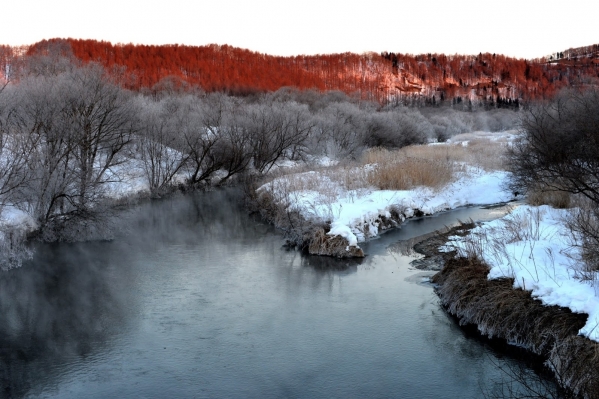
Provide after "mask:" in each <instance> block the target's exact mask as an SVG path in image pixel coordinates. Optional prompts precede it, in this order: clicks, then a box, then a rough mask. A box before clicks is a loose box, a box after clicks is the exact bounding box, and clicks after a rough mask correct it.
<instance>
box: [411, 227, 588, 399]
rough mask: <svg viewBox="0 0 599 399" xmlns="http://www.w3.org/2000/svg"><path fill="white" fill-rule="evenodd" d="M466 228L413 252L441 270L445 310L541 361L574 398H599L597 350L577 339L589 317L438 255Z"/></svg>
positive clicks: (467, 261) (479, 266)
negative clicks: (453, 237) (451, 239)
mask: <svg viewBox="0 0 599 399" xmlns="http://www.w3.org/2000/svg"><path fill="white" fill-rule="evenodd" d="M468 227H471V226H459V227H457V228H454V229H451V230H449V231H447V232H444V233H440V234H437V235H436V236H433V237H430V238H427V239H425V240H424V241H422V242H420V243H418V244H417V245H415V247H414V249H415V250H417V251H418V252H420V253H423V254H424V255H425V260H424V265H425V266H426V267H427V268H429V269H434V268H435V267H434V266H435V264H437V265H438V264H439V263H441V264H442V265H443V267H442V270H441V271H440V272H439V273H437V274H436V275H435V276H433V278H432V281H433V283H435V284H437V288H436V292H437V294H438V295H439V298H440V299H441V303H442V304H443V306H444V307H445V308H446V309H447V311H448V312H449V313H450V314H452V315H453V316H455V317H456V318H457V319H458V321H459V323H460V325H469V324H474V325H476V326H477V328H478V331H479V332H480V333H481V334H482V335H485V336H488V337H489V338H499V339H503V340H506V341H507V342H508V343H510V344H513V345H517V346H519V347H522V348H524V349H526V350H528V351H530V352H531V353H534V354H535V355H539V356H541V357H542V358H543V359H545V364H546V365H547V366H548V367H549V369H551V370H552V371H553V373H554V376H555V378H556V380H557V382H558V384H560V385H561V386H563V387H566V388H567V389H569V390H571V391H572V392H573V393H574V394H575V395H576V396H578V397H581V398H589V399H590V398H599V344H598V343H596V342H594V341H591V340H589V339H587V338H585V337H582V336H578V331H579V330H580V328H582V327H583V326H584V324H585V322H586V319H587V315H585V314H576V313H572V312H571V311H570V310H569V309H566V308H561V307H558V306H545V305H543V304H542V303H541V302H540V301H538V300H535V299H533V298H532V296H531V294H530V291H525V290H521V289H514V288H513V283H514V281H513V279H508V278H505V279H496V280H489V279H488V278H487V275H488V273H489V268H488V266H486V265H485V264H483V263H482V262H480V261H479V260H478V259H471V258H458V257H456V256H455V254H443V253H440V252H439V251H438V247H439V246H440V245H442V244H444V243H445V242H446V241H447V237H448V236H450V235H459V234H465V232H466V231H467V230H468ZM427 262H428V263H427ZM416 266H417V265H416ZM429 266H432V267H429Z"/></svg>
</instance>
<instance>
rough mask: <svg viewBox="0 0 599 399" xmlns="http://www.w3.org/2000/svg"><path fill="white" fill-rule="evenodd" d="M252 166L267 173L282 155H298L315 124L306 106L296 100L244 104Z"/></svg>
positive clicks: (291, 156) (290, 156)
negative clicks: (250, 138)
mask: <svg viewBox="0 0 599 399" xmlns="http://www.w3.org/2000/svg"><path fill="white" fill-rule="evenodd" d="M245 112H246V117H247V120H246V123H247V126H248V128H249V130H250V134H251V137H252V153H253V162H254V167H255V168H256V170H257V171H258V172H259V173H266V172H268V171H269V170H270V169H271V168H272V167H273V166H274V164H275V163H276V162H277V161H278V160H280V159H282V158H283V157H285V156H288V157H289V158H294V157H297V156H298V155H299V153H300V152H301V150H302V147H303V146H304V142H305V141H306V139H307V138H308V136H309V135H310V132H311V130H312V129H313V127H314V124H313V122H312V118H311V117H310V114H309V112H308V107H307V106H305V105H300V104H297V103H296V102H271V103H262V104H252V105H249V106H247V107H246V110H245Z"/></svg>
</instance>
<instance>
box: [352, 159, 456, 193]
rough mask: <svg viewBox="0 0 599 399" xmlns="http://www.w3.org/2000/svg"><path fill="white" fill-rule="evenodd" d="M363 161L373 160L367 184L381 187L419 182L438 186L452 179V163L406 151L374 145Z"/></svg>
mask: <svg viewBox="0 0 599 399" xmlns="http://www.w3.org/2000/svg"><path fill="white" fill-rule="evenodd" d="M363 162H364V163H365V164H376V166H375V167H374V168H372V170H371V171H370V173H368V177H367V178H368V182H369V184H370V185H372V186H374V187H377V188H379V189H381V190H409V189H411V188H414V187H418V186H427V187H432V188H440V187H442V186H444V185H446V184H447V183H449V182H450V181H451V179H452V178H453V172H454V166H455V165H454V163H453V162H451V161H448V160H440V159H434V158H433V159H429V158H425V157H417V156H411V155H408V151H402V150H400V151H388V150H385V149H373V150H370V151H368V152H367V154H366V155H365V157H364V160H363Z"/></svg>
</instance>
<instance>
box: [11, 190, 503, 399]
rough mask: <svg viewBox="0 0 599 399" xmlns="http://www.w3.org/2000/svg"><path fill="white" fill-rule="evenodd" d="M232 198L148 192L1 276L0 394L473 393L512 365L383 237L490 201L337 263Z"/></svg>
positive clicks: (476, 212)
mask: <svg viewBox="0 0 599 399" xmlns="http://www.w3.org/2000/svg"><path fill="white" fill-rule="evenodd" d="M238 197H239V196H238V195H235V194H231V192H213V193H203V194H194V195H186V196H179V197H176V198H174V199H168V200H162V201H154V202H152V203H147V204H144V205H141V206H140V207H138V208H137V209H136V210H135V211H134V212H132V216H131V217H130V218H128V219H125V218H124V219H123V222H122V223H123V234H122V237H120V238H119V239H117V240H115V241H112V242H94V243H84V244H71V245H45V246H40V247H39V248H38V250H37V254H36V257H35V259H34V260H33V261H32V262H29V263H27V264H25V265H24V266H23V267H22V268H20V269H15V270H11V271H8V272H4V273H2V274H0V355H1V360H0V370H1V371H0V382H1V383H2V386H3V391H2V392H0V396H1V394H3V395H4V396H6V397H28V398H38V397H43V398H83V397H85V398H107V397H119V398H167V397H172V398H174V397H180V398H214V397H223V398H225V397H226V398H230V397H256V398H258V397H260V398H283V397H285V398H348V397H369V398H377V397H381V398H382V397H385V398H388V397H402V398H478V397H481V394H482V392H481V385H483V386H488V385H489V384H492V381H493V380H495V379H499V378H500V377H501V373H500V371H498V369H497V367H496V364H495V363H497V362H498V363H500V364H503V363H505V362H508V363H509V362H511V360H506V359H498V358H497V357H496V356H495V354H494V353H493V351H492V350H491V349H489V348H488V347H486V346H485V345H484V344H482V343H481V342H479V341H477V340H474V339H471V338H468V337H466V336H465V335H464V333H463V332H462V331H461V330H460V329H459V328H458V327H457V326H456V325H455V323H454V322H453V321H452V320H451V319H450V318H449V317H448V316H447V315H446V314H445V313H444V311H443V310H442V309H441V308H440V306H439V304H438V300H437V297H436V296H435V294H434V292H433V289H432V288H431V286H430V285H428V284H425V283H422V281H423V280H424V279H425V278H426V276H427V274H426V273H424V274H423V273H422V272H420V271H418V270H414V269H412V268H410V266H409V262H410V261H411V260H412V259H413V257H410V256H404V255H401V254H400V253H397V252H394V251H393V250H391V249H390V247H391V246H392V244H393V243H396V242H397V241H398V240H403V239H409V238H411V237H413V236H415V235H420V234H424V233H427V232H430V231H434V230H436V229H438V228H441V227H443V226H444V225H449V224H452V223H455V222H456V220H457V219H461V220H466V219H468V218H469V217H475V218H479V217H485V216H486V217H488V216H489V213H490V212H493V211H488V210H480V209H477V208H471V209H464V210H460V211H456V212H451V213H446V214H443V215H440V216H438V217H434V218H424V219H420V220H417V221H412V222H409V223H408V224H406V225H405V226H404V227H403V228H402V229H399V230H395V231H393V232H390V233H386V234H384V235H383V236H382V237H381V238H379V239H377V240H373V241H371V242H369V243H366V244H364V245H363V247H364V249H365V252H366V253H367V254H368V256H367V257H366V258H365V259H363V260H361V261H360V260H358V261H355V260H344V261H343V260H335V259H330V258H317V257H305V256H302V255H301V254H299V253H298V252H296V251H288V250H285V249H283V248H282V244H283V239H282V237H281V235H280V234H279V233H277V232H276V231H274V229H273V228H271V227H270V226H268V225H265V224H263V223H261V222H260V221H259V220H257V219H256V218H252V217H250V216H248V215H247V214H246V212H244V211H243V209H242V208H240V207H239V204H238V203H237V200H238V199H239V198H238ZM413 256H415V255H413Z"/></svg>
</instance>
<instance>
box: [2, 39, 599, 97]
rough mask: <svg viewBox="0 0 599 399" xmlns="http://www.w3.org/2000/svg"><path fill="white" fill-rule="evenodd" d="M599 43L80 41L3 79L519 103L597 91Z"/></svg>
mask: <svg viewBox="0 0 599 399" xmlns="http://www.w3.org/2000/svg"><path fill="white" fill-rule="evenodd" d="M596 47H597V46H587V47H584V48H580V49H569V50H566V51H565V52H559V53H556V54H559V55H560V56H559V57H560V58H559V59H551V60H549V59H547V58H542V59H534V60H524V59H516V58H511V57H506V56H503V55H499V54H489V53H481V54H478V55H458V54H456V55H444V54H421V55H412V54H401V53H392V52H385V53H382V54H376V53H366V54H352V53H343V54H329V55H312V56H306V55H299V56H293V57H279V56H270V55H267V54H261V53H257V52H252V51H249V50H244V49H240V48H236V47H232V46H227V45H207V46H184V45H160V46H158V45H133V44H111V43H109V42H104V41H95V40H79V39H51V40H44V41H41V42H39V43H36V44H34V45H31V46H27V47H23V48H12V47H8V46H3V47H0V77H1V76H2V75H4V77H5V78H8V79H10V78H11V77H12V78H17V76H18V74H19V71H20V70H21V69H23V68H26V64H27V63H28V58H29V57H35V56H38V57H39V56H46V57H55V56H57V55H60V56H63V57H71V58H73V59H77V60H80V61H81V62H83V63H87V62H96V63H99V64H100V65H102V66H103V67H104V68H106V70H107V71H108V72H109V73H110V74H111V75H112V76H113V78H115V79H118V82H119V84H120V85H122V86H123V87H125V88H127V89H130V90H134V91H160V90H162V89H163V88H165V87H175V88H185V89H187V90H191V89H196V88H201V89H202V90H204V91H207V92H224V93H228V94H233V95H248V94H255V93H264V92H273V91H276V90H278V89H280V88H283V87H293V88H297V89H299V90H307V89H313V90H316V91H321V92H323V91H330V90H339V91H342V92H344V93H346V94H348V95H350V96H354V97H357V98H360V99H363V100H370V101H376V102H378V103H380V104H386V103H389V102H395V103H403V104H414V105H433V106H439V105H443V104H445V105H458V106H459V105H460V104H467V105H469V104H474V105H483V106H485V107H487V108H492V107H494V108H497V107H519V106H520V104H521V102H522V101H525V102H526V101H530V100H537V99H548V98H551V97H553V96H554V94H555V93H557V92H558V91H559V90H560V89H561V88H563V87H572V86H589V85H596V84H597V79H598V78H599V58H598V57H599V53H598V52H597V51H596Z"/></svg>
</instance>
